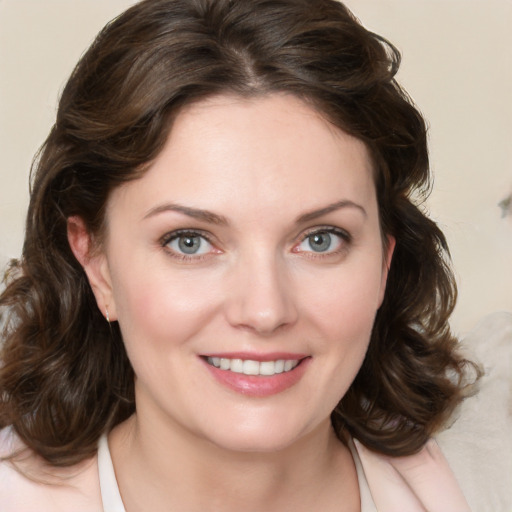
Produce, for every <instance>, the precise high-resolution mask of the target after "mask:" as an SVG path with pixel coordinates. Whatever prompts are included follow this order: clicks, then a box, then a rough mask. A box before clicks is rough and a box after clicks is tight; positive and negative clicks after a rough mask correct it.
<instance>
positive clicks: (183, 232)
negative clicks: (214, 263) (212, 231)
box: [160, 229, 214, 262]
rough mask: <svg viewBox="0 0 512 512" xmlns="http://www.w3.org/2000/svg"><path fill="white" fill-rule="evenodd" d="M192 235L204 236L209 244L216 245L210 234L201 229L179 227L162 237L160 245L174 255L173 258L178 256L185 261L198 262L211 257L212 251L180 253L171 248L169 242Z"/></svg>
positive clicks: (196, 236)
mask: <svg viewBox="0 0 512 512" xmlns="http://www.w3.org/2000/svg"><path fill="white" fill-rule="evenodd" d="M187 236H188V237H190V238H202V239H203V240H205V241H206V242H207V243H208V244H210V245H211V246H214V244H213V242H212V241H211V239H210V237H209V235H208V234H207V233H205V232H204V231H201V230H190V229H179V230H177V231H172V232H170V233H167V234H165V235H164V236H163V237H162V238H161V239H160V245H161V246H162V247H163V248H164V249H165V250H166V251H167V253H168V254H169V255H170V256H172V257H173V258H176V259H178V260H180V261H183V262H197V261H202V260H204V259H206V258H208V257H210V256H211V255H212V254H211V252H209V253H206V254H197V255H195V254H190V255H188V254H183V253H179V252H177V251H175V250H173V249H171V248H170V247H168V246H169V244H170V243H171V242H173V241H174V240H178V239H179V238H181V237H187Z"/></svg>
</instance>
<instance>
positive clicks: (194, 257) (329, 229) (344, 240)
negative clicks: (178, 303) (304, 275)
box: [160, 226, 352, 263]
mask: <svg viewBox="0 0 512 512" xmlns="http://www.w3.org/2000/svg"><path fill="white" fill-rule="evenodd" d="M324 233H327V234H329V235H335V236H337V237H339V238H340V239H341V242H340V243H341V247H340V248H338V249H336V250H334V251H330V252H315V251H313V250H311V251H300V250H298V249H297V248H298V247H299V246H300V245H301V244H302V243H303V242H305V241H306V240H307V239H308V238H310V237H312V236H313V235H317V234H324ZM187 236H188V237H190V238H201V239H203V240H205V241H206V242H207V243H208V244H210V245H211V246H212V247H215V246H214V244H213V242H212V241H211V238H210V236H209V234H208V233H206V232H204V231H201V230H190V229H179V230H177V231H172V232H170V233H167V234H165V235H164V236H163V237H162V238H161V239H160V245H161V246H162V247H163V248H164V249H166V251H167V253H168V254H169V255H170V256H172V257H173V258H176V259H178V260H180V261H183V262H191V263H192V262H199V261H203V260H204V259H206V258H208V257H211V256H212V252H211V251H210V252H208V253H206V254H190V255H187V254H183V253H180V252H177V251H175V250H174V249H171V248H170V247H168V246H169V244H170V243H171V242H173V241H175V240H178V239H179V238H181V237H187ZM351 242H352V236H351V235H350V233H348V232H347V231H345V230H343V229H340V228H336V227H334V226H316V227H314V228H310V229H309V230H307V231H306V233H304V235H303V236H302V237H301V239H300V240H299V241H298V242H297V243H295V244H294V246H293V248H292V252H294V253H302V254H304V255H307V256H306V257H308V258H312V259H316V258H328V257H332V256H335V255H339V254H340V253H343V252H345V251H347V249H348V247H347V246H348V245H349V244H350V243H351ZM218 252H220V251H218Z"/></svg>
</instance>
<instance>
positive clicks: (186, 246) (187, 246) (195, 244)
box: [178, 235, 201, 254]
mask: <svg viewBox="0 0 512 512" xmlns="http://www.w3.org/2000/svg"><path fill="white" fill-rule="evenodd" d="M178 246H179V248H180V251H182V252H184V253H185V254H195V253H196V252H197V251H198V250H199V247H200V246H201V239H200V238H199V237H198V236H190V235H184V236H181V237H180V238H179V241H178Z"/></svg>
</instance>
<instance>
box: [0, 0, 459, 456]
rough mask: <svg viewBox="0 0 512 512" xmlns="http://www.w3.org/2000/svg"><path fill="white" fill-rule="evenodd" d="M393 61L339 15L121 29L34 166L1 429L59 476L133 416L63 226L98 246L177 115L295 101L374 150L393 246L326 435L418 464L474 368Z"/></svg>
mask: <svg viewBox="0 0 512 512" xmlns="http://www.w3.org/2000/svg"><path fill="white" fill-rule="evenodd" d="M399 63H400V55H399V53H398V51H397V50H396V49H395V48H394V47H393V46H392V45H391V44H390V43H389V42H387V41H386V40H385V39H383V38H382V37H380V36H378V35H376V34H373V33H371V32H369V31H368V30H366V29H365V28H364V27H363V26H362V25H361V24H360V23H359V22H358V21H357V20H356V18H355V17H354V16H353V15H352V14H351V13H350V12H349V11H348V9H347V8H346V7H345V6H344V5H343V4H341V3H339V2H337V1H334V0H272V1H269V0H236V1H235V0H233V1H230V0H145V1H142V2H140V3H138V4H136V5H134V6H133V7H131V8H130V9H128V10H127V11H126V12H125V13H124V14H122V15H121V16H120V17H118V18H117V19H115V20H113V21H112V22H110V23H109V24H108V25H107V26H106V27H105V28H104V29H103V30H102V31H101V32H100V34H99V35H98V36H97V38H96V40H95V41H94V43H93V44H92V46H91V47H90V49H89V50H88V51H87V52H86V53H85V54H84V56H83V57H82V58H81V60H80V62H79V63H78V65H77V66H76V68H75V70H74V71H73V73H72V75H71V77H70V79H69V81H68V83H67V85H66V87H65V89H64V91H63V93H62V96H61V99H60V103H59V108H58V113H57V119H56V123H55V125H54V126H53V128H52V130H51V132H50V134H49V136H48V138H47V140H46V142H45V143H44V145H43V146H42V148H41V150H40V152H39V154H38V156H37V158H36V160H35V161H34V165H33V175H32V178H33V181H32V191H31V200H30V206H29V211H28V216H27V222H26V236H25V243H24V247H23V254H22V258H21V260H20V262H19V263H17V265H15V267H14V268H12V269H11V272H10V277H8V279H7V287H6V289H5V291H4V292H3V293H2V295H1V297H0V306H2V311H3V316H4V327H3V333H2V340H3V345H2V349H1V354H0V360H1V365H0V366H1V368H0V425H1V426H6V425H12V426H13V429H14V431H15V432H16V433H17V434H18V435H19V436H20V438H21V439H22V440H23V441H24V442H25V443H26V444H27V446H28V447H30V448H31V449H33V450H34V451H35V452H36V453H38V454H40V455H41V456H42V457H44V458H45V459H46V460H47V461H48V462H50V463H51V464H53V465H57V466H58V465H60V466H65V465H71V464H75V463H77V462H79V461H80V460H83V459H85V458H87V457H89V456H91V455H92V454H93V453H94V452H95V450H96V443H97V440H98V438H99V436H100V435H101V434H102V433H103V432H105V431H108V430H109V429H111V428H112V427H113V426H115V425H116V424H118V423H120V422H121V421H123V420H124V419H126V418H127V417H128V416H130V415H131V414H132V413H133V412H134V410H135V401H134V374H133V370H132V368H131V365H130V362H129V360H128V358H127V355H126V352H125V349H124V346H123V341H122V338H121V334H120V331H119V328H118V326H117V324H116V323H115V322H114V323H113V324H112V325H109V324H108V323H107V322H106V321H105V319H104V318H103V316H102V314H101V312H100V311H99V310H98V307H97V305H96V302H95V299H94V296H93V294H92V292H91V289H90V286H89V283H88V281H87V278H86V275H85V273H84V271H83V269H82V268H81V266H80V264H79V263H78V261H77V260H76V259H75V258H74V256H73V254H72V252H71V250H70V247H69V244H68V240H67V235H66V222H67V219H68V218H69V217H70V216H74V215H78V216H80V217H81V218H82V219H83V220H84V222H85V224H86V226H87V228H88V230H89V232H90V233H91V234H92V236H93V237H95V238H97V239H98V240H100V241H101V234H102V229H103V225H104V215H105V205H106V203H107V201H108V198H109V195H110V193H111V191H112V190H113V189H114V188H115V187H117V186H119V185H120V184H122V183H124V182H126V181H129V180H133V179H136V178H137V177H138V176H140V175H141V173H143V172H144V168H145V167H146V166H147V164H148V163H149V162H151V161H152V159H154V158H155V157H156V156H157V155H158V154H159V152H160V151H161V149H162V147H163V144H164V142H165V141H166V139H167V137H168V134H169V131H170V130H171V127H172V121H173V118H174V117H175V116H176V115H177V113H178V112H179V111H180V109H182V108H183V106H184V105H188V104H191V103H193V102H196V101H200V100H201V99H204V98H206V97H210V96H212V95H217V94H223V93H229V94H236V95H240V96H242V97H256V96H261V95H266V94H271V93H279V92H284V93H288V94H293V95H295V96H297V97H299V98H301V99H302V100H303V101H305V102H307V103H308V104H309V105H311V106H313V108H315V109H316V110H317V111H318V112H320V113H321V114H322V115H323V116H324V117H325V118H326V119H328V120H329V121H330V122H332V123H333V124H334V125H336V126H337V127H339V128H340V129H342V130H345V131H346V132H348V133H350V134H352V135H354V136H355V137H357V138H358V139H360V140H362V141H364V143H365V144H366V146H367V147H368V148H369V150H370V153H371V155H372V157H373V161H374V167H375V182H376V189H377V196H378V204H379V209H380V221H381V226H382V232H383V233H385V234H391V235H393V236H394V237H395V238H396V248H395V251H394V257H393V261H392V264H391V269H390V272H389V277H388V283H387V290H386V295H385V298H384V302H383V304H382V307H381V308H380V310H379V311H378V314H377V318H376V321H375V326H374V329H373V333H372V338H371V341H370V346H369V350H368V353H367V355H366V358H365V360H364V363H363V365H362V368H361V369H360V371H359V373H358V375H357V377H356V379H355V381H354V382H353V384H352V385H351V387H350V389H349V391H348V392H347V394H346V395H345V396H344V397H343V398H342V400H341V402H340V403H339V405H338V406H337V407H336V409H335V411H334V412H333V414H332V423H333V425H334V428H335V429H336V432H337V433H338V435H339V437H340V439H343V435H344V434H343V433H344V432H346V431H348V432H349V433H350V434H351V435H353V436H354V437H356V438H357V439H359V440H360V441H361V442H362V443H363V444H365V445H366V446H368V447H369V448H371V449H373V450H376V451H379V452H382V453H385V454H390V455H405V454H410V453H413V452H415V451H417V450H419V449H420V448H421V446H422V445H423V444H424V443H425V441H426V440H427V439H428V437H429V436H431V435H432V434H433V433H435V432H436V431H438V430H439V429H440V428H441V427H442V426H443V424H444V423H445V421H446V420H447V418H448V417H449V416H450V414H451V413H452V412H453V410H454V408H455V407H456V405H457V404H458V403H459V402H460V401H461V400H462V398H463V396H464V394H465V389H466V388H465V385H464V379H463V377H464V373H465V366H466V365H467V364H468V362H467V361H465V360H464V359H462V358H461V357H460V356H459V355H458V354H457V352H456V345H457V340H456V339H455V338H454V337H453V336H452V335H451V334H450V330H449V327H448V317H449V315H450V313H451V311H452V309H453V307H454V303H455V298H456V287H455V283H454V279H453V276H452V273H451V271H450V269H449V267H448V264H447V262H448V257H447V254H448V252H447V245H446V240H445V237H444V236H443V234H442V232H441V231H440V230H439V228H438V227H437V226H436V224H435V223H434V222H433V221H431V220H429V218H427V216H426V215H425V213H424V212H423V211H422V208H421V202H422V200H423V198H424V197H425V196H426V194H427V193H428V190H429V188H430V174H429V162H428V153H427V142H426V125H425V122H424V119H423V118H422V116H421V114H420V113H419V111H418V110H417V108H415V106H414V104H413V102H412V101H411V99H410V98H409V97H408V96H407V94H406V93H405V92H404V91H403V89H401V87H400V86H399V85H398V84H397V82H396V81H395V78H394V77H395V74H396V72H397V70H398V67H399ZM100 243H101V242H100Z"/></svg>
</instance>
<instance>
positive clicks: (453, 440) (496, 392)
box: [437, 312, 512, 512]
mask: <svg viewBox="0 0 512 512" xmlns="http://www.w3.org/2000/svg"><path fill="white" fill-rule="evenodd" d="M462 346H463V349H464V350H465V351H466V353H467V355H468V357H469V358H471V359H473V360H474V361H476V362H477V363H479V364H480V365H481V366H482V369H483V371H484V375H483V377H482V378H481V380H480V382H479V390H478V393H476V394H475V395H474V396H472V397H470V398H468V399H466V400H465V401H464V402H463V404H462V405H461V407H460V409H459V411H458V412H457V414H456V420H455V421H454V423H453V424H452V425H451V427H450V428H448V429H447V430H445V431H444V432H441V433H440V434H439V435H438V436H437V440H438V442H439V445H440V446H441V448H442V450H443V453H444V454H445V456H446V458H447V459H448V461H449V463H450V466H451V467H452V468H453V471H454V473H455V474H456V476H457V479H458V480H459V482H460V485H461V487H462V489H463V491H464V494H465V495H466V496H467V498H468V501H469V502H470V504H471V506H472V508H473V509H474V510H492V511H493V512H502V511H503V512H504V511H507V512H508V511H510V510H512V489H511V487H510V482H512V313H507V312H500V313H494V314H492V315H489V316H487V317H486V318H484V319H483V320H482V321H481V322H480V323H479V324H478V325H477V326H476V327H475V328H474V329H473V330H472V331H471V332H470V333H468V334H467V336H466V337H465V338H464V339H463V342H462Z"/></svg>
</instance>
